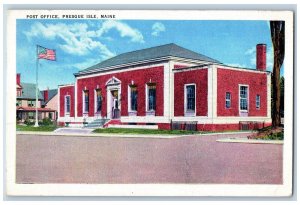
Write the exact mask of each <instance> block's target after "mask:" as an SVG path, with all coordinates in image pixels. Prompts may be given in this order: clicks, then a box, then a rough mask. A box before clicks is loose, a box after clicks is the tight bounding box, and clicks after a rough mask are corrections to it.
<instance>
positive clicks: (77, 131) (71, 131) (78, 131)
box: [17, 128, 252, 139]
mask: <svg viewBox="0 0 300 205" xmlns="http://www.w3.org/2000/svg"><path fill="white" fill-rule="evenodd" d="M93 130H94V129H87V128H84V129H83V128H59V129H57V130H55V131H53V132H35V131H17V134H18V135H47V136H49V135H50V136H80V137H124V138H163V139H164V138H167V139H169V138H179V137H196V136H198V137H201V136H209V135H236V134H242V135H243V137H244V135H245V134H251V133H252V132H251V131H250V132H212V133H203V134H201V133H198V134H188V135H167V134H163V135H160V134H122V133H92V131H93Z"/></svg>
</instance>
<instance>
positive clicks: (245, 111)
mask: <svg viewBox="0 0 300 205" xmlns="http://www.w3.org/2000/svg"><path fill="white" fill-rule="evenodd" d="M241 87H247V110H241ZM249 93H250V89H249V85H246V84H239V93H238V95H239V112H242V113H243V112H244V113H248V112H249V106H250V105H249Z"/></svg>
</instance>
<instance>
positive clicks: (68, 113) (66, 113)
mask: <svg viewBox="0 0 300 205" xmlns="http://www.w3.org/2000/svg"><path fill="white" fill-rule="evenodd" d="M67 97H69V98H70V99H69V103H70V111H69V112H67ZM70 112H71V96H70V95H65V116H70Z"/></svg>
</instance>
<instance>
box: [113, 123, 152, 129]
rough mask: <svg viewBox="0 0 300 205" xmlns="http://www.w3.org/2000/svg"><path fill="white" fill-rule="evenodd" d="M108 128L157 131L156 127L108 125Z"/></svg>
mask: <svg viewBox="0 0 300 205" xmlns="http://www.w3.org/2000/svg"><path fill="white" fill-rule="evenodd" d="M108 127H109V128H110V127H112V128H139V129H149V130H157V129H158V125H113V124H111V125H108Z"/></svg>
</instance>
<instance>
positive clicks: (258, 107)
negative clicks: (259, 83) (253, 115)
mask: <svg viewBox="0 0 300 205" xmlns="http://www.w3.org/2000/svg"><path fill="white" fill-rule="evenodd" d="M257 97H258V101H257ZM257 103H258V104H257ZM257 105H258V106H257ZM255 107H256V109H257V110H259V109H260V95H259V94H257V95H256V96H255Z"/></svg>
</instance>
